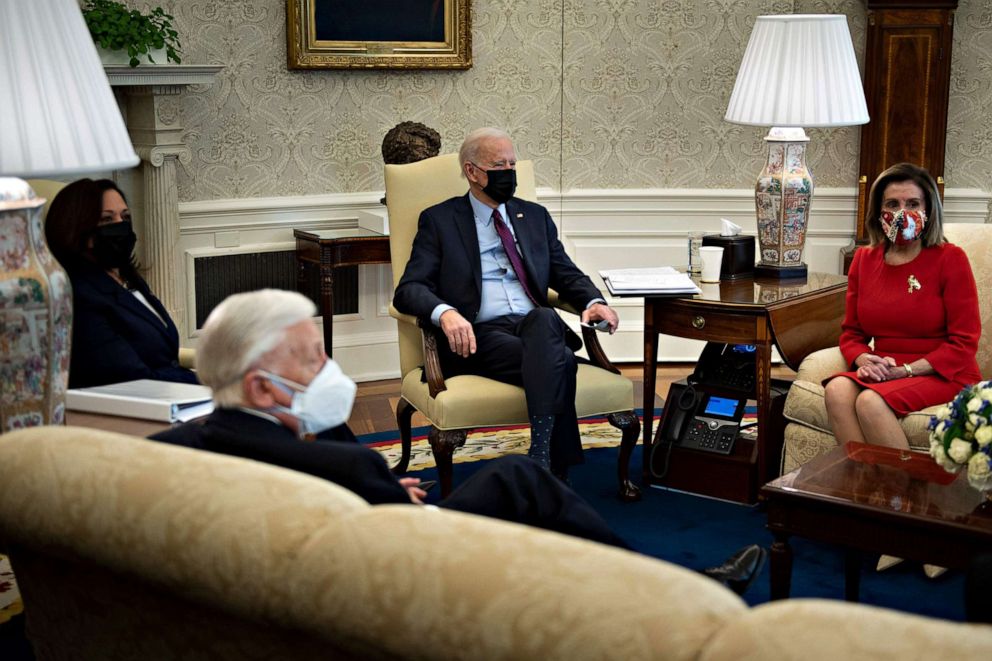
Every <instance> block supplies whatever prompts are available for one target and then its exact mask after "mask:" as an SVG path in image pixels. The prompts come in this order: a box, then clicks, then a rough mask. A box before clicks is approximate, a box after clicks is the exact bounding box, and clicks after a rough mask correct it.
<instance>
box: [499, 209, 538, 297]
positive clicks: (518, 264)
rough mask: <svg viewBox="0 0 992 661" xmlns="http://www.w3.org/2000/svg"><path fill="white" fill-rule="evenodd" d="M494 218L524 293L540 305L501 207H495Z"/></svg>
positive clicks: (504, 248) (504, 249)
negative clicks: (500, 209)
mask: <svg viewBox="0 0 992 661" xmlns="http://www.w3.org/2000/svg"><path fill="white" fill-rule="evenodd" d="M492 219H493V227H495V228H496V233H497V234H499V240H500V241H501V242H502V243H503V251H504V252H505V253H506V257H507V259H509V260H510V266H512V267H513V272H514V273H516V274H517V280H519V281H520V286H522V287H523V288H524V293H525V294H527V298H529V299H530V301H531V303H533V304H534V305H537V306H540V303H538V302H537V299H536V298H534V294H532V293H531V291H530V286H529V285H528V284H527V272H526V271H524V263H523V261H522V260H521V259H520V253H518V252H517V244H516V243H515V242H514V241H513V234H511V233H510V228H509V227H507V226H506V223H505V222H504V221H503V216H501V215H500V213H499V209H493V215H492Z"/></svg>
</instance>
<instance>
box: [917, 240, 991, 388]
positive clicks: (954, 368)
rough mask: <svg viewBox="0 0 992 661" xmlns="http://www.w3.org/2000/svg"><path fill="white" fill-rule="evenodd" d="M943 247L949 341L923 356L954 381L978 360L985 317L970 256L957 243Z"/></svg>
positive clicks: (944, 289)
mask: <svg viewBox="0 0 992 661" xmlns="http://www.w3.org/2000/svg"><path fill="white" fill-rule="evenodd" d="M944 249H945V250H946V251H947V256H946V257H945V259H944V260H943V263H942V264H941V270H940V286H941V291H942V293H943V296H942V298H943V301H944V315H945V318H946V319H947V341H946V342H945V343H943V344H941V345H940V347H938V348H937V349H934V350H933V351H931V352H930V353H928V354H927V355H926V356H924V358H926V360H927V362H929V363H930V365H931V366H932V367H933V368H934V370H936V372H937V373H938V374H940V375H941V376H942V377H944V378H945V379H947V380H949V381H953V380H955V377H957V376H958V374H960V373H961V372H962V371H964V370H966V369H969V368H971V367H972V366H973V365H974V363H975V354H976V353H978V339H979V337H980V336H981V334H982V319H981V316H980V314H979V311H978V288H977V287H976V286H975V276H974V274H973V273H972V272H971V263H970V262H969V261H968V256H967V255H966V254H965V253H964V251H963V250H961V248H959V247H957V246H953V245H947V246H945V248H944Z"/></svg>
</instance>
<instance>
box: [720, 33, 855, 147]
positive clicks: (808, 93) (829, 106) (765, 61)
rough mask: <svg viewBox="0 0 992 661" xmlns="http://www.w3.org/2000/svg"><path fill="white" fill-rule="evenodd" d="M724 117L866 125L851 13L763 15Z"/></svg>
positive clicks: (760, 123)
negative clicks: (848, 21) (851, 25)
mask: <svg viewBox="0 0 992 661" xmlns="http://www.w3.org/2000/svg"><path fill="white" fill-rule="evenodd" d="M724 119H725V120H727V121H728V122H733V123H735V124H749V125H753V126H783V127H788V126H794V127H806V128H809V127H821V126H852V125H855V124H865V123H867V122H868V107H867V105H866V104H865V94H864V88H863V87H862V85H861V75H860V73H859V72H858V62H857V60H856V59H855V57H854V46H853V45H852V43H851V32H850V30H849V29H848V27H847V17H846V16H843V15H809V14H795V15H788V16H759V17H758V19H757V21H755V24H754V29H753V30H752V31H751V40H750V41H749V42H748V44H747V50H746V51H745V52H744V59H743V61H742V62H741V68H740V71H738V73H737V81H736V82H735V83H734V91H733V93H732V94H731V95H730V103H729V104H728V105H727V114H726V115H725V116H724Z"/></svg>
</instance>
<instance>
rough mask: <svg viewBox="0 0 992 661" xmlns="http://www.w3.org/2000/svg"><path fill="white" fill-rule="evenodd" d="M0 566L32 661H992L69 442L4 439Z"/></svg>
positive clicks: (200, 461)
mask: <svg viewBox="0 0 992 661" xmlns="http://www.w3.org/2000/svg"><path fill="white" fill-rule="evenodd" d="M632 506H633V507H642V506H644V505H632ZM672 543H673V544H677V543H678V540H673V541H672ZM0 546H2V547H3V548H5V549H6V550H7V551H8V552H9V553H10V554H11V558H12V561H13V566H14V571H15V573H16V575H17V579H18V583H19V585H20V587H21V590H22V594H23V598H24V605H25V613H26V614H27V631H28V636H29V638H30V639H31V640H32V642H33V644H34V646H35V650H36V652H37V655H38V658H39V659H55V658H66V659H68V658H74V659H75V658H79V659H142V660H148V659H178V658H185V659H198V658H217V659H227V658H230V659H262V658H265V659H310V658H314V659H317V658H320V659H328V658H363V659H367V658H422V659H445V658H471V659H607V658H617V659H648V658H652V659H705V660H718V659H741V658H744V659H748V658H750V659H771V658H774V659H789V658H795V659H799V658H802V659H807V660H808V659H828V658H829V659H837V658H843V659H857V658H872V659H893V660H895V659H898V660H899V661H906V660H907V659H927V660H928V661H929V660H931V659H934V658H956V659H966V658H972V659H978V658H986V659H987V658H992V626H981V625H964V624H957V623H951V622H943V621H938V620H933V619H927V618H923V617H917V616H911V615H906V614H901V613H897V612H893V611H885V610H881V609H877V608H871V607H867V606H857V605H850V604H845V603H840V602H826V601H811V600H795V601H784V602H779V603H774V604H768V605H763V606H760V607H757V608H753V609H751V608H748V607H747V606H746V604H745V603H744V602H743V601H741V600H740V599H739V598H738V597H737V596H736V595H734V594H733V593H731V592H730V591H728V590H726V589H724V588H723V587H722V586H720V585H718V584H717V583H715V582H713V581H711V580H709V579H706V578H704V577H702V576H700V575H698V574H696V573H694V572H691V571H688V570H686V569H683V568H680V567H677V566H675V565H671V564H667V563H665V562H661V561H658V560H653V559H651V558H648V557H645V556H641V555H638V554H635V553H630V552H626V551H620V550H617V549H613V548H608V547H605V546H601V545H598V544H595V543H591V542H586V541H583V540H579V539H573V538H570V537H565V536H562V535H558V534H554V533H550V532H545V531H540V530H536V529H531V528H526V527H523V526H518V525H512V524H507V523H503V522H499V521H494V520H489V519H484V518H480V517H474V516H469V515H464V514H458V513H455V512H447V511H443V510H438V509H435V508H423V507H415V506H378V507H370V506H369V505H368V504H366V503H365V502H364V501H362V500H361V499H359V498H358V497H357V496H355V495H354V494H351V493H350V492H347V491H344V490H343V489H340V488H338V487H336V486H335V485H333V484H330V483H327V482H324V481H321V480H319V479H316V478H313V477H310V476H307V475H303V474H299V473H294V472H291V471H288V470H284V469H281V468H276V467H273V466H268V465H264V464H259V463H256V462H252V461H247V460H243V459H237V458H232V457H226V456H220V455H214V454H210V453H206V452H198V451H194V450H189V449H185V448H180V447H173V446H169V445H163V444H158V443H154V442H151V441H146V440H143V439H138V438H133V437H129V436H121V435H117V434H111V433H108V432H101V431H94V430H88V429H81V428H72V427H68V428H36V429H31V430H27V431H19V432H14V433H11V434H7V435H4V436H0ZM838 580H840V578H839V577H838Z"/></svg>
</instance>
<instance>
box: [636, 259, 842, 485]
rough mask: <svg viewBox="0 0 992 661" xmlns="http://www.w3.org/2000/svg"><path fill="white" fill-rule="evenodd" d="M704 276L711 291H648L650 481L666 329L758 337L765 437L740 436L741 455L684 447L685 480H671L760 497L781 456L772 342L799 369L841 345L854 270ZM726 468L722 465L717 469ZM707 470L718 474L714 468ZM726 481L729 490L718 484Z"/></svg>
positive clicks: (719, 337) (699, 336)
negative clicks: (775, 440)
mask: <svg viewBox="0 0 992 661" xmlns="http://www.w3.org/2000/svg"><path fill="white" fill-rule="evenodd" d="M697 284H699V285H700V288H701V289H702V290H703V292H702V294H698V295H696V296H693V297H688V296H677V297H673V296H645V297H644V400H643V401H644V402H646V405H645V407H644V481H645V483H651V482H652V477H651V472H650V452H651V446H652V443H651V440H652V425H653V422H654V410H653V407H652V406H651V405H650V402H653V401H654V392H655V379H656V372H657V368H658V336H659V335H661V334H665V335H672V336H676V337H685V338H690V339H694V340H704V341H707V342H724V343H732V344H753V345H754V346H755V349H756V350H755V384H756V391H757V392H756V401H757V409H758V432H757V438H756V439H755V441H754V442H753V443H751V444H750V445H748V444H747V443H738V445H739V446H740V447H739V449H738V452H739V453H741V454H740V455H738V456H730V457H727V456H721V455H716V454H713V453H704V452H700V451H697V450H689V449H685V450H684V451H683V450H682V449H681V448H680V449H679V452H680V453H681V455H682V457H681V462H682V466H683V468H682V469H681V470H680V474H681V475H682V476H683V477H684V480H683V481H682V482H681V483H678V484H673V483H670V482H669V483H666V484H668V486H673V487H675V488H680V489H685V490H689V491H694V492H697V493H708V495H713V496H717V497H721V498H728V499H731V500H738V501H741V502H754V501H755V500H756V499H757V492H758V488H759V487H760V485H762V484H764V483H765V482H767V481H768V480H769V479H771V477H772V476H774V475H777V474H778V458H777V457H776V456H774V455H775V451H774V448H772V447H771V444H770V443H769V439H770V438H771V437H772V435H773V434H774V433H776V431H775V428H774V427H773V425H772V424H770V423H771V422H772V420H771V418H772V414H771V413H772V393H771V357H772V346H773V345H774V346H776V347H777V348H778V351H779V354H780V355H781V356H782V359H783V360H784V361H785V363H786V364H787V365H788V366H789V367H791V368H792V369H797V368H798V367H799V363H801V362H802V360H803V358H805V357H806V356H807V355H809V354H810V353H812V352H813V351H817V350H819V349H824V348H826V347H829V346H835V345H836V344H837V340H838V338H839V337H840V324H841V321H842V320H843V317H844V296H845V293H846V291H847V278H846V277H845V276H841V275H833V274H829V273H810V274H809V275H808V276H807V277H806V278H803V279H795V280H776V279H768V278H754V279H751V278H746V279H741V280H734V281H723V282H720V283H719V284H705V283H699V282H698V281H697ZM779 443H781V440H779ZM779 450H780V448H779ZM673 461H674V460H673ZM673 467H674V464H673ZM721 469H723V472H722V473H720V474H715V471H719V470H721ZM707 471H709V472H710V473H711V474H709V475H707ZM674 477H676V478H677V475H676V476H674ZM728 480H729V481H730V482H728ZM731 482H732V483H733V484H731ZM723 485H725V488H723V490H722V491H712V490H713V489H721V488H722V487H723ZM701 489H710V490H711V491H709V492H708V491H704V490H701Z"/></svg>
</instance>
